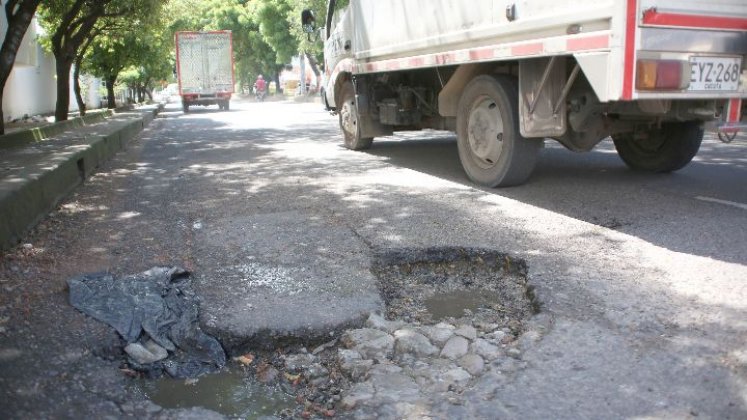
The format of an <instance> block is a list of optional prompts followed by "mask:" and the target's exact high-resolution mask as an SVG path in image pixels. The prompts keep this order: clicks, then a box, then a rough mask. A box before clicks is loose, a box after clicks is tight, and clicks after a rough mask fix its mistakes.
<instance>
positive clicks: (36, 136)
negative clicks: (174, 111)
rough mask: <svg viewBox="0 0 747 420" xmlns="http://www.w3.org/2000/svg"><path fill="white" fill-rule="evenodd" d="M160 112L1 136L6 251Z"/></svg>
mask: <svg viewBox="0 0 747 420" xmlns="http://www.w3.org/2000/svg"><path fill="white" fill-rule="evenodd" d="M160 109H161V106H160V105H152V106H147V107H142V108H139V109H136V110H133V111H123V112H117V113H112V112H110V111H104V112H97V113H92V114H91V115H88V116H86V117H84V118H76V119H71V120H69V121H64V122H60V123H55V124H50V125H46V126H43V127H38V128H33V129H29V130H24V131H20V132H14V133H10V134H7V135H4V136H0V250H3V249H7V248H10V247H12V246H13V245H15V244H16V243H18V241H20V240H21V239H22V238H23V235H24V234H25V232H26V231H27V230H28V229H31V228H32V227H33V226H34V225H36V223H37V222H38V221H39V220H41V219H42V218H43V217H44V216H45V215H46V214H47V213H48V212H49V211H50V210H52V209H53V208H54V206H55V205H57V203H58V202H59V201H60V200H62V199H63V198H64V197H65V196H66V195H68V194H69V193H70V192H71V191H72V190H73V189H74V188H75V187H76V186H78V185H79V184H80V183H81V182H83V180H84V179H85V178H86V177H87V176H89V175H90V174H91V173H92V172H93V171H94V170H95V169H96V168H97V167H98V166H100V165H101V164H102V163H104V162H106V161H107V160H108V159H109V158H111V157H112V156H113V155H114V154H115V153H116V152H118V151H119V150H121V149H122V148H123V147H124V146H125V144H127V142H128V141H129V140H130V139H132V138H134V137H135V136H137V135H138V134H139V133H140V132H141V131H142V130H143V128H145V126H147V125H148V123H150V122H151V121H152V120H153V118H154V117H155V115H156V114H157V113H158V112H159V110H160Z"/></svg>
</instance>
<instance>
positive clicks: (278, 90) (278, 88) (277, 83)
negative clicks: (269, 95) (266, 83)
mask: <svg viewBox="0 0 747 420" xmlns="http://www.w3.org/2000/svg"><path fill="white" fill-rule="evenodd" d="M278 93H279V94H282V93H283V87H282V86H280V72H279V71H276V72H275V94H276V95H277V94H278Z"/></svg>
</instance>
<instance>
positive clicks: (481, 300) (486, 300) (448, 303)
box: [425, 289, 502, 321]
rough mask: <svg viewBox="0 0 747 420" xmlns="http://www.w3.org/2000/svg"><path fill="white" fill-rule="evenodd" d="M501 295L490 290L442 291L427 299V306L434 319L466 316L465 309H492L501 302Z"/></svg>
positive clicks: (473, 310)
mask: <svg viewBox="0 0 747 420" xmlns="http://www.w3.org/2000/svg"><path fill="white" fill-rule="evenodd" d="M501 299H502V298H501V296H500V295H499V294H498V293H496V292H492V291H490V290H481V289H473V290H456V291H453V292H447V293H440V294H436V295H433V296H431V297H430V298H428V299H426V300H425V307H426V309H427V310H428V312H429V313H430V314H431V316H432V317H433V320H434V321H440V320H442V319H444V318H448V317H454V318H459V317H462V316H464V310H465V309H468V310H470V311H472V312H475V311H476V310H478V309H480V308H485V309H490V308H493V307H494V305H496V304H500V302H501Z"/></svg>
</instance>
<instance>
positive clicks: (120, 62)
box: [76, 8, 171, 108]
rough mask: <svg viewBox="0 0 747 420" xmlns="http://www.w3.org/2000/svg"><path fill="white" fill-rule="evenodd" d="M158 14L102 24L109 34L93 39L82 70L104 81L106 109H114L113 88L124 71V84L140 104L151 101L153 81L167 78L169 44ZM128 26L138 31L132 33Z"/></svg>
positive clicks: (148, 13) (148, 10)
mask: <svg viewBox="0 0 747 420" xmlns="http://www.w3.org/2000/svg"><path fill="white" fill-rule="evenodd" d="M161 10H162V9H160V8H159V9H156V10H151V9H142V10H139V12H147V13H146V14H143V15H138V14H130V15H127V16H126V19H124V18H108V19H105V20H103V21H102V23H103V24H104V27H106V28H109V30H108V31H106V32H104V33H103V34H101V35H100V36H97V37H96V38H95V40H94V41H93V43H92V45H91V50H90V53H89V54H87V55H86V60H85V66H84V67H85V70H86V71H87V72H89V73H91V74H93V75H95V76H97V77H100V78H101V79H103V80H105V81H106V88H107V98H108V106H109V108H115V107H116V103H115V96H114V86H115V84H116V82H117V80H118V79H119V78H120V73H122V72H123V71H124V70H127V80H126V83H127V84H128V85H129V86H131V87H133V88H134V89H135V90H136V91H137V92H138V95H139V98H138V99H139V100H140V101H142V99H143V96H144V95H148V96H149V97H151V90H152V88H153V83H154V82H155V81H156V80H162V79H165V78H167V77H168V75H169V73H170V71H171V63H170V61H171V60H170V42H171V41H170V39H169V40H167V39H166V37H167V34H166V31H165V25H164V19H163V14H162V13H160V12H161ZM132 26H135V27H137V28H138V29H139V30H138V31H132V30H131V27H132ZM76 70H77V68H76ZM151 99H152V98H151Z"/></svg>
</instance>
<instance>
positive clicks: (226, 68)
mask: <svg viewBox="0 0 747 420" xmlns="http://www.w3.org/2000/svg"><path fill="white" fill-rule="evenodd" d="M175 43H176V74H177V79H178V82H179V96H181V98H182V108H183V110H184V112H185V113H186V112H189V107H190V106H192V105H202V106H208V105H214V104H217V105H218V108H219V109H222V110H226V111H227V110H228V109H229V108H230V101H231V95H232V94H233V91H234V83H235V82H234V73H233V71H234V69H233V38H232V36H231V31H209V32H189V31H182V32H177V33H176V35H175Z"/></svg>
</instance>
